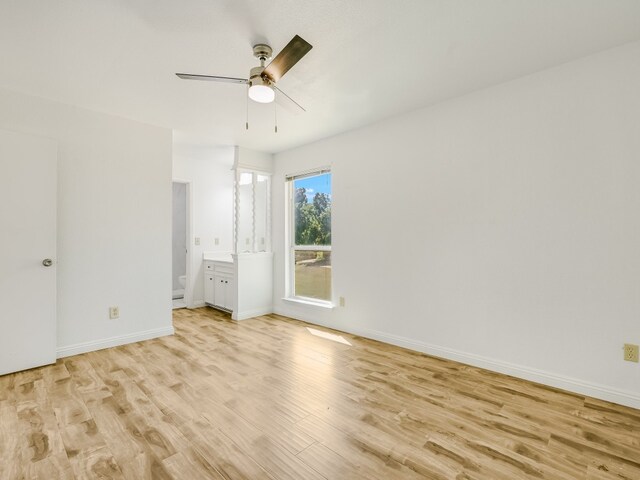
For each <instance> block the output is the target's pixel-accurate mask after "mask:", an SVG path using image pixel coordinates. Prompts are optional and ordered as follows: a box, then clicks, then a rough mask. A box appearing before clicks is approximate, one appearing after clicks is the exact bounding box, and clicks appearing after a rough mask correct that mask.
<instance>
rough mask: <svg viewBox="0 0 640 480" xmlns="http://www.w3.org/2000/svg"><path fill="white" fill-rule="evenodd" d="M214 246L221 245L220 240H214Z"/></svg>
mask: <svg viewBox="0 0 640 480" xmlns="http://www.w3.org/2000/svg"><path fill="white" fill-rule="evenodd" d="M213 244H214V245H220V239H219V238H218V237H216V238H214V239H213Z"/></svg>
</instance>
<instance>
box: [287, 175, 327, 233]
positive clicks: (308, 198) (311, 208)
mask: <svg viewBox="0 0 640 480" xmlns="http://www.w3.org/2000/svg"><path fill="white" fill-rule="evenodd" d="M293 189H294V190H293V191H294V198H293V207H294V231H295V237H294V242H295V244H296V245H331V174H330V173H325V174H322V175H316V176H314V177H306V178H301V179H298V180H295V181H294V182H293Z"/></svg>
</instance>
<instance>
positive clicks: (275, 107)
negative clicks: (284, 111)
mask: <svg viewBox="0 0 640 480" xmlns="http://www.w3.org/2000/svg"><path fill="white" fill-rule="evenodd" d="M273 93H274V94H275V90H274V92H273ZM273 123H274V124H275V128H274V130H275V133H278V103H277V102H275V101H274V102H273Z"/></svg>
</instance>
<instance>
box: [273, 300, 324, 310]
mask: <svg viewBox="0 0 640 480" xmlns="http://www.w3.org/2000/svg"><path fill="white" fill-rule="evenodd" d="M282 300H284V301H285V302H289V303H293V304H297V305H301V306H307V307H319V308H326V309H327V310H332V309H333V308H334V307H335V305H334V304H333V303H331V302H325V301H323V300H311V299H306V298H304V299H303V298H295V297H285V298H283V299H282Z"/></svg>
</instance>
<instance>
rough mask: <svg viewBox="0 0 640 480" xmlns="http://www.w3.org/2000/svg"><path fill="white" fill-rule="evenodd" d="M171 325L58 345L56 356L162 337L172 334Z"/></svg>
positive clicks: (62, 356) (61, 356) (66, 355)
mask: <svg viewBox="0 0 640 480" xmlns="http://www.w3.org/2000/svg"><path fill="white" fill-rule="evenodd" d="M173 334H174V330H173V326H170V327H162V328H154V329H153V330H146V331H143V332H135V333H129V334H127V335H120V336H118V337H110V338H104V339H101V340H92V341H90V342H83V343H76V344H74V345H67V346H66V347H60V348H58V349H57V351H56V358H64V357H71V356H72V355H78V354H80V353H87V352H93V351H95V350H102V349H103V348H109V347H117V346H120V345H126V344H127V343H134V342H140V341H142V340H151V339H152V338H157V337H164V336H166V335H173Z"/></svg>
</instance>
